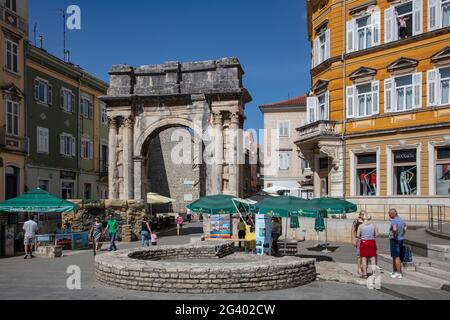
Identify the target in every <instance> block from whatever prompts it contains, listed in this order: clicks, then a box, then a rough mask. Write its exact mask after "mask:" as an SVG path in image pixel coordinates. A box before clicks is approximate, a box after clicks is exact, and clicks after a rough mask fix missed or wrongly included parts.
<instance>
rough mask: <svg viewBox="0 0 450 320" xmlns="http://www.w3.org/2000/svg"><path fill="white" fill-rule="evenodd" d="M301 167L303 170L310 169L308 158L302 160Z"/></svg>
mask: <svg viewBox="0 0 450 320" xmlns="http://www.w3.org/2000/svg"><path fill="white" fill-rule="evenodd" d="M302 167H303V169H304V170H311V163H310V162H309V161H308V160H304V159H303V160H302Z"/></svg>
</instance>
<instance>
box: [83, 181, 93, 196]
mask: <svg viewBox="0 0 450 320" xmlns="http://www.w3.org/2000/svg"><path fill="white" fill-rule="evenodd" d="M84 199H87V200H89V199H92V184H90V183H85V184H84Z"/></svg>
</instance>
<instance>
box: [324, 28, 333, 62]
mask: <svg viewBox="0 0 450 320" xmlns="http://www.w3.org/2000/svg"><path fill="white" fill-rule="evenodd" d="M330 35H331V31H330V29H327V30H326V31H325V55H326V57H325V59H324V60H327V59H329V58H330V51H331V48H330Z"/></svg>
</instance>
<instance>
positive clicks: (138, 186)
mask: <svg viewBox="0 0 450 320" xmlns="http://www.w3.org/2000/svg"><path fill="white" fill-rule="evenodd" d="M133 161H134V199H136V200H140V199H144V198H143V197H142V183H143V182H142V164H143V161H144V158H143V157H140V156H139V157H134V158H133Z"/></svg>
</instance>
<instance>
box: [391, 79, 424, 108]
mask: <svg viewBox="0 0 450 320" xmlns="http://www.w3.org/2000/svg"><path fill="white" fill-rule="evenodd" d="M405 76H411V85H406V86H401V87H400V88H403V89H404V93H405V95H404V99H405V100H404V101H405V103H406V89H407V88H408V87H412V106H411V108H410V109H406V104H405V108H404V109H403V110H398V106H397V89H399V88H398V87H397V85H396V81H395V80H396V79H397V78H401V77H405ZM422 85H423V83H422V72H416V73H409V74H402V75H397V76H395V77H392V78H388V79H385V80H384V107H385V109H384V113H398V112H400V113H401V112H411V111H413V110H415V109H420V108H421V107H422ZM387 101H390V103H387Z"/></svg>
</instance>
